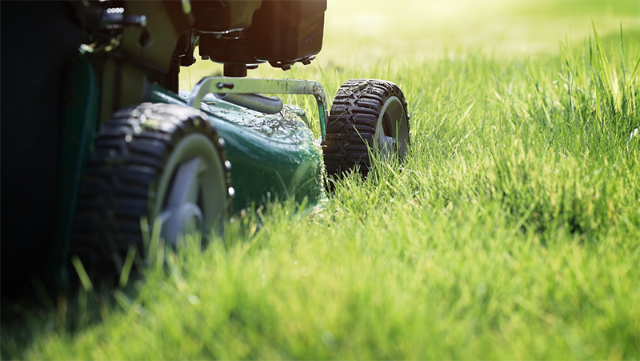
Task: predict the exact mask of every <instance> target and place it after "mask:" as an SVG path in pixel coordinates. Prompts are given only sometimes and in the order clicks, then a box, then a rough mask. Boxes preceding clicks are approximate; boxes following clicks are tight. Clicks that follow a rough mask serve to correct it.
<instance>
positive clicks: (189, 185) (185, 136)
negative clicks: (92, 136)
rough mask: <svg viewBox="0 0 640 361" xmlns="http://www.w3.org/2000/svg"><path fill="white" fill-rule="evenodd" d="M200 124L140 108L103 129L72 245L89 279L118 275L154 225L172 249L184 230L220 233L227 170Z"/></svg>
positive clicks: (194, 114)
mask: <svg viewBox="0 0 640 361" xmlns="http://www.w3.org/2000/svg"><path fill="white" fill-rule="evenodd" d="M205 118H206V116H205V115H204V114H203V113H201V112H200V111H199V110H196V109H193V108H188V107H184V106H179V105H170V104H151V103H144V104H141V105H139V106H137V107H133V108H129V109H124V110H121V111H118V112H116V113H115V114H114V116H113V118H112V119H111V120H110V121H109V122H107V124H105V125H103V126H102V128H101V129H100V131H99V132H98V135H97V137H96V141H95V148H94V151H93V153H92V154H91V156H90V159H89V160H88V162H87V167H86V169H85V174H84V176H83V179H82V181H81V185H80V191H79V196H78V206H77V211H76V221H75V228H74V237H73V238H74V239H73V240H72V244H71V254H72V255H77V256H79V258H80V260H81V261H82V263H83V265H84V267H85V268H87V269H89V270H91V272H90V273H92V274H93V275H94V276H98V277H100V276H108V275H110V274H114V273H117V272H118V271H120V268H121V266H122V262H123V260H124V259H125V257H126V254H127V252H128V250H129V248H130V247H132V246H133V247H135V248H136V249H137V251H138V252H139V254H140V253H142V252H144V249H143V248H144V247H143V229H144V228H146V229H144V232H148V233H149V234H151V233H152V229H153V222H158V221H160V222H161V225H162V226H161V229H160V236H161V237H162V238H163V239H164V240H165V241H166V242H170V243H172V244H173V245H175V243H176V241H177V238H178V236H179V235H180V234H185V233H187V232H189V231H208V230H210V229H213V230H214V231H217V232H218V233H220V232H221V231H222V229H223V227H224V222H225V220H226V217H227V214H228V210H229V206H230V202H229V201H228V196H229V195H230V194H232V193H233V189H232V188H231V187H230V184H229V183H230V168H231V165H230V163H229V162H228V161H227V160H226V157H225V152H224V141H223V140H222V139H221V138H219V137H218V135H217V132H216V130H215V129H214V128H213V126H212V125H211V124H210V123H209V122H208V121H206V120H204V119H205ZM144 218H146V219H147V220H148V223H149V226H148V228H147V225H143V224H142V222H141V219H144Z"/></svg>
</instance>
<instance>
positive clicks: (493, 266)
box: [0, 0, 640, 360]
mask: <svg viewBox="0 0 640 361" xmlns="http://www.w3.org/2000/svg"><path fill="white" fill-rule="evenodd" d="M329 7H330V8H329V11H328V12H327V22H326V38H325V49H324V50H323V53H321V54H320V56H319V57H318V60H317V61H316V62H315V63H314V65H311V66H309V67H306V68H302V67H300V66H297V67H295V68H294V69H293V70H292V71H291V72H290V73H289V74H288V75H289V76H290V77H291V78H306V79H316V80H319V81H321V82H322V83H323V84H324V85H325V87H326V91H327V93H328V94H329V95H330V97H331V96H332V95H333V94H334V93H335V91H336V90H337V88H338V87H339V85H340V84H341V83H342V82H343V81H344V80H347V79H350V78H381V79H387V80H391V81H394V82H396V83H397V84H398V85H400V87H401V88H402V89H403V91H404V93H405V95H406V97H407V100H408V103H409V106H410V113H411V116H412V119H411V120H412V124H411V127H412V128H411V129H412V138H411V142H412V143H411V150H410V154H409V156H408V159H407V160H406V161H405V162H404V163H402V164H397V163H391V164H389V163H383V162H380V163H377V164H376V168H375V169H374V171H373V172H372V173H371V175H370V177H369V178H368V179H366V180H362V179H361V178H360V177H357V176H352V177H349V178H348V179H346V180H344V181H342V182H339V183H337V185H336V190H335V193H334V194H332V195H330V196H329V200H328V202H327V203H326V204H324V205H323V207H322V208H320V209H318V208H316V209H314V210H313V211H309V210H308V209H307V210H303V211H300V208H303V207H299V206H296V204H295V203H294V202H291V201H288V202H283V203H276V204H273V205H272V206H271V207H270V208H268V209H266V210H259V211H257V212H255V213H251V212H249V213H248V214H247V215H245V216H236V217H234V223H232V224H230V226H229V229H228V232H227V235H226V238H225V239H224V240H220V241H217V242H213V243H212V244H210V245H209V246H208V247H207V248H206V249H205V250H204V251H203V252H201V251H200V247H199V245H198V241H197V238H198V237H197V236H196V237H190V238H189V239H188V242H187V243H188V244H185V245H183V247H181V249H179V251H178V252H177V254H170V255H169V256H168V257H166V261H165V262H164V264H161V263H157V264H154V263H153V262H152V267H151V268H149V269H148V270H147V271H146V274H145V276H144V278H143V279H140V280H135V281H129V282H127V284H126V286H123V287H122V288H121V289H118V290H117V291H115V292H112V293H110V294H106V295H105V294H100V293H96V292H94V291H88V292H87V291H81V292H80V295H79V296H77V297H76V296H74V297H73V298H70V299H66V300H65V299H58V300H55V301H56V302H55V306H54V305H53V303H54V302H53V301H50V302H51V304H52V306H51V308H50V309H48V310H45V311H36V310H33V309H31V308H29V309H24V308H21V307H20V305H17V304H3V305H2V307H3V309H4V310H3V311H6V310H11V311H12V312H14V313H17V314H21V315H22V316H23V321H22V322H19V323H15V322H13V323H11V324H9V325H3V327H2V338H1V344H0V345H1V346H2V358H3V359H4V358H26V359H109V360H112V359H215V358H220V359H236V358H243V359H274V358H277V359H281V358H287V359H374V358H375V359H613V360H615V359H638V358H640V134H637V133H638V131H637V128H639V127H640V69H639V64H640V3H638V2H637V1H600V2H598V1H571V2H569V1H544V2H532V1H519V2H504V1H502V2H501V1H488V0H487V1H485V0H483V1H477V2H468V1H456V2H443V1H419V0H416V1H408V0H405V1H396V2H389V1H384V2H382V1H355V0H352V1H343V2H337V1H333V2H332V1H330V3H329ZM594 26H595V27H594ZM621 28H622V35H621ZM216 71H219V67H217V66H215V65H213V64H210V65H208V66H207V64H198V65H196V66H195V67H194V68H193V69H190V70H188V71H187V70H185V71H183V77H182V79H181V80H182V85H183V87H185V88H186V87H188V86H189V84H193V83H194V82H195V81H197V79H199V78H200V77H202V76H205V75H209V74H212V73H214V72H216ZM253 76H270V77H276V76H283V73H282V72H281V71H279V70H278V71H275V70H268V69H262V68H261V69H260V70H258V71H256V72H255V73H254V74H253ZM301 105H302V106H304V107H307V108H308V109H312V108H311V103H310V102H307V101H303V102H302V103H301ZM634 134H637V135H635V136H634Z"/></svg>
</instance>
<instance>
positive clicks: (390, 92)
mask: <svg viewBox="0 0 640 361" xmlns="http://www.w3.org/2000/svg"><path fill="white" fill-rule="evenodd" d="M409 118H410V117H409V114H408V113H407V102H406V100H405V98H404V94H403V93H402V91H401V90H400V88H399V87H398V86H397V85H395V84H394V83H391V82H388V81H383V80H364V79H360V80H348V81H346V82H344V83H343V84H342V86H341V87H340V89H338V93H337V94H336V97H335V98H334V100H333V105H332V106H331V112H330V113H329V121H328V123H327V137H326V141H324V142H323V143H322V149H323V153H324V164H325V168H326V170H327V175H328V176H329V177H330V178H336V177H337V178H340V177H342V176H343V175H344V174H346V173H348V172H350V171H351V170H353V169H354V168H355V167H356V165H358V166H359V169H360V173H361V174H362V175H364V176H366V175H367V174H368V173H369V170H370V168H371V160H372V156H381V157H382V158H386V159H388V158H389V157H393V156H397V157H398V158H399V159H400V160H402V159H403V158H404V157H405V156H406V154H407V151H408V148H409Z"/></svg>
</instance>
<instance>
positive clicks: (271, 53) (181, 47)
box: [1, 0, 409, 294]
mask: <svg viewBox="0 0 640 361" xmlns="http://www.w3.org/2000/svg"><path fill="white" fill-rule="evenodd" d="M326 7H327V2H326V0H285V1H270V0H262V1H260V0H255V1H253V0H244V1H229V0H206V1H189V0H182V1H179V0H166V1H134V0H125V1H111V0H107V1H102V0H100V1H93V0H85V1H66V2H65V1H60V2H53V1H44V2H37V1H3V3H2V30H3V32H2V49H3V52H4V56H3V61H2V76H3V79H2V80H3V81H2V129H3V132H2V135H3V136H2V171H3V175H4V177H3V188H2V208H3V209H2V222H1V224H2V291H3V294H5V293H6V292H7V290H11V289H15V288H16V287H15V286H16V285H22V284H25V280H26V277H27V276H29V275H31V274H32V273H33V272H34V270H43V269H46V271H44V272H41V275H40V276H42V274H44V276H42V277H45V278H46V277H50V275H55V277H54V278H56V280H55V281H54V282H57V283H59V282H61V281H60V280H61V279H62V280H64V279H65V278H68V276H65V272H67V271H66V270H67V268H68V267H67V266H66V265H68V264H69V259H70V258H71V257H78V259H79V260H80V261H81V262H82V264H83V265H84V267H85V268H86V269H87V270H88V271H90V273H91V272H93V273H92V274H94V275H99V274H102V273H117V272H119V270H120V269H121V267H122V260H123V259H124V258H125V257H126V254H127V252H129V249H130V248H131V247H133V248H134V249H136V250H138V252H142V248H143V246H142V245H143V239H144V237H145V236H146V235H148V234H150V233H151V232H153V227H154V224H156V225H157V224H159V225H160V226H159V227H160V228H159V232H160V236H161V237H162V238H163V239H164V240H165V241H166V242H167V243H171V244H173V245H175V244H176V242H177V240H178V239H180V235H182V234H184V233H186V232H188V231H191V230H196V231H201V232H203V233H204V234H215V233H218V234H222V232H223V231H224V228H225V224H227V222H228V220H229V217H231V216H232V215H233V214H235V213H237V212H240V211H241V210H243V209H247V208H251V207H259V206H262V205H265V204H268V203H269V202H272V201H274V200H277V199H279V200H284V199H287V198H295V200H296V201H302V200H303V199H306V201H307V204H316V203H317V202H319V201H320V200H322V199H323V198H324V197H325V189H326V188H329V189H330V188H331V186H328V187H327V184H331V183H330V182H329V181H328V180H329V179H339V178H340V177H341V176H342V175H344V174H346V173H348V172H351V171H353V170H355V169H357V170H358V171H359V172H360V173H362V174H363V175H365V176H366V174H367V172H368V171H369V169H370V167H371V163H372V159H373V158H374V157H377V156H379V155H380V156H382V157H383V158H384V157H389V156H396V157H399V158H402V157H404V156H405V155H406V153H407V150H408V146H409V115H408V112H407V104H406V101H405V98H404V95H403V93H402V91H401V90H400V89H399V88H398V86H396V85H395V84H393V83H391V82H388V81H381V80H366V79H363V80H348V81H346V82H345V83H344V84H343V85H342V86H341V87H340V89H339V90H338V92H337V95H336V96H335V99H334V100H333V104H332V107H331V110H330V111H328V109H327V101H326V99H325V93H324V90H323V88H322V86H321V84H319V83H318V82H316V81H308V80H288V79H286V80H285V79H251V78H247V72H248V70H251V69H255V68H256V67H258V65H260V64H263V63H268V64H269V65H270V66H272V67H275V68H281V69H282V70H284V71H286V70H288V69H290V68H291V67H292V66H294V64H296V63H301V64H303V65H307V64H310V63H311V62H312V61H313V60H314V59H315V56H316V55H317V54H318V53H319V52H320V50H321V48H322V39H323V32H324V16H325V10H326ZM196 48H197V49H198V53H197V54H198V56H199V57H200V61H213V62H216V63H220V64H223V69H224V72H223V75H222V76H217V77H207V78H204V79H202V80H201V81H200V82H198V83H197V85H196V86H195V87H194V88H193V89H191V90H189V91H180V89H179V85H178V83H179V82H178V75H179V72H180V68H181V67H188V66H191V65H192V64H194V63H195V62H196V57H195V56H194V50H195V49H196ZM286 94H302V95H309V96H312V97H313V98H314V99H315V102H316V104H317V117H318V120H319V126H320V134H321V139H316V138H315V137H314V136H313V132H312V130H311V128H310V124H311V122H310V121H309V116H308V115H307V114H306V113H305V111H303V110H302V109H301V108H299V107H296V106H294V105H286V104H283V102H282V99H281V98H279V97H278V96H282V95H286ZM45 265H56V266H55V267H54V271H52V268H51V267H50V266H45ZM59 270H61V271H60V272H59ZM47 275H49V276H47ZM51 277H52V276H51ZM26 283H27V284H28V282H26Z"/></svg>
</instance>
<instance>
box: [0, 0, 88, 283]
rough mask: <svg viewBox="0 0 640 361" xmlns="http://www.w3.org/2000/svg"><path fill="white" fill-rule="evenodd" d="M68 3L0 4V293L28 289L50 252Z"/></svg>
mask: <svg viewBox="0 0 640 361" xmlns="http://www.w3.org/2000/svg"><path fill="white" fill-rule="evenodd" d="M71 5H72V4H65V3H62V2H60V3H54V2H49V1H41V2H40V1H39V2H36V1H2V12H1V17H2V30H3V31H2V51H3V56H2V62H1V63H2V82H1V83H2V106H1V107H0V109H2V114H1V117H0V118H1V119H2V127H1V128H2V141H1V142H0V143H1V144H2V151H1V152H2V222H1V224H2V232H1V239H2V246H1V248H0V249H1V254H2V256H1V259H2V261H1V263H2V271H1V273H2V276H1V279H2V281H1V287H0V291H1V294H2V296H10V295H16V294H20V293H21V292H22V291H23V290H24V289H29V288H32V287H33V286H32V284H31V282H29V277H30V276H31V275H32V274H33V273H34V272H36V271H40V269H41V268H42V264H43V260H44V259H45V258H47V257H48V255H49V253H50V252H49V251H50V248H49V247H50V241H51V238H52V237H51V231H52V223H53V222H52V221H53V213H54V203H55V195H56V177H57V174H58V164H59V163H58V152H59V144H60V138H61V133H62V127H63V124H64V119H65V113H66V110H67V101H68V96H70V92H69V87H70V81H69V80H70V79H71V74H72V68H73V60H72V59H73V56H74V54H77V49H78V47H79V46H80V44H81V41H82V30H81V28H80V25H79V23H78V22H77V21H76V20H75V19H74V10H73V9H72V8H71ZM36 39H37V40H36ZM34 41H35V42H36V43H34ZM35 44H37V45H35ZM34 46H35V48H34ZM43 59H46V60H43Z"/></svg>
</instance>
